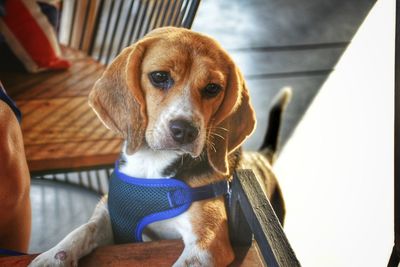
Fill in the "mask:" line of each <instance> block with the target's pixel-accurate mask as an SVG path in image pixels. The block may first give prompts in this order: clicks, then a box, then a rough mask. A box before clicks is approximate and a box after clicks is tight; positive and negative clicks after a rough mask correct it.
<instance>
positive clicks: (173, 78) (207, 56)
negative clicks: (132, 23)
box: [89, 27, 255, 174]
mask: <svg viewBox="0 0 400 267" xmlns="http://www.w3.org/2000/svg"><path fill="white" fill-rule="evenodd" d="M89 104H90V105H91V107H92V108H93V109H94V111H95V112H96V114H97V115H98V117H99V118H100V120H101V121H102V122H103V123H104V124H105V125H106V127H108V128H109V129H111V130H113V131H115V132H118V133H120V134H121V135H122V136H123V137H124V138H125V139H126V141H127V152H128V153H133V152H135V150H137V149H138V148H139V147H140V146H141V145H144V144H145V145H147V146H149V147H150V148H151V149H154V150H175V151H177V153H189V154H190V155H191V156H192V157H197V156H199V155H200V154H201V153H202V152H203V151H205V152H206V153H207V155H208V159H209V161H210V164H211V166H212V167H213V168H214V169H215V170H216V171H218V172H220V173H222V174H227V173H228V162H227V156H228V155H229V153H231V152H232V151H234V150H235V149H236V148H237V147H239V146H240V145H241V144H242V143H243V141H244V140H245V139H246V137H247V136H249V135H250V134H251V133H252V131H253V130H254V128H255V115H254V111H253V109H252V107H251V105H250V100H249V93H248V91H247V88H246V86H245V82H244V80H243V77H242V75H241V73H240V71H239V70H238V68H237V67H236V66H235V64H234V63H233V61H232V60H231V58H230V57H229V56H228V54H227V53H226V52H225V51H224V50H223V49H222V48H221V47H220V46H219V45H218V44H217V43H216V42H215V41H214V40H212V39H211V38H209V37H206V36H204V35H201V34H198V33H195V32H192V31H190V30H186V29H182V28H173V27H167V28H160V29H157V30H154V31H152V32H150V33H149V34H148V35H146V36H145V37H144V38H143V39H142V40H141V41H139V42H137V43H136V44H134V45H132V46H130V47H127V48H125V49H124V50H123V51H122V52H121V54H120V55H119V56H118V57H117V58H115V60H114V61H113V62H112V63H111V64H110V65H109V66H108V67H107V69H106V71H105V72H104V74H103V76H102V77H101V78H100V79H99V80H98V81H97V82H96V84H95V85H94V88H93V89H92V91H91V93H90V95H89Z"/></svg>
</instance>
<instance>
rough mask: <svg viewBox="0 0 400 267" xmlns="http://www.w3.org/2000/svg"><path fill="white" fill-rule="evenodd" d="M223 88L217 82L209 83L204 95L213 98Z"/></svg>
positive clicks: (203, 92)
mask: <svg viewBox="0 0 400 267" xmlns="http://www.w3.org/2000/svg"><path fill="white" fill-rule="evenodd" d="M221 90H222V87H221V86H220V85H218V84H215V83H209V84H207V86H206V87H205V88H204V89H203V91H202V95H203V97H206V98H212V97H215V96H216V95H218V94H219V92H220V91H221Z"/></svg>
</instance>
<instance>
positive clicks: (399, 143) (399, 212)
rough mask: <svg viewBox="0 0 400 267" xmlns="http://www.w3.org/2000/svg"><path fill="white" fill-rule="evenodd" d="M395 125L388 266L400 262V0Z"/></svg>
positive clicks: (398, 8)
mask: <svg viewBox="0 0 400 267" xmlns="http://www.w3.org/2000/svg"><path fill="white" fill-rule="evenodd" d="M395 49H396V51H395V88H394V90H395V93H394V95H395V106H394V109H395V112H394V119H395V127H394V246H393V251H392V254H391V257H390V259H389V263H388V266H389V267H396V266H398V265H399V262H400V116H399V114H400V74H399V73H400V0H396V47H395Z"/></svg>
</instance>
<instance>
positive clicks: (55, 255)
mask: <svg viewBox="0 0 400 267" xmlns="http://www.w3.org/2000/svg"><path fill="white" fill-rule="evenodd" d="M39 266H40V267H47V266H48V267H53V266H55V267H57V266H60V267H64V266H65V267H66V266H68V267H70V266H78V259H77V257H76V256H75V255H73V253H72V252H71V251H66V250H63V249H57V248H53V249H51V250H49V251H46V252H44V253H42V254H40V255H39V256H37V257H36V258H35V259H34V260H33V261H32V262H31V263H30V264H29V267H39Z"/></svg>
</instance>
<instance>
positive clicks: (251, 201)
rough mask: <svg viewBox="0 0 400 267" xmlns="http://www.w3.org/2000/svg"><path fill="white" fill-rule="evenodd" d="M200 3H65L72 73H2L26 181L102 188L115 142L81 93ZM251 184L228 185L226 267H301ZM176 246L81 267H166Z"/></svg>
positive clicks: (138, 248) (64, 34)
mask: <svg viewBox="0 0 400 267" xmlns="http://www.w3.org/2000/svg"><path fill="white" fill-rule="evenodd" d="M199 2H200V0H136V1H123V0H110V1H105V0H84V1H78V0H75V1H64V2H63V4H62V12H61V14H62V15H61V24H60V28H59V30H58V32H59V39H60V42H61V43H62V44H63V51H64V53H65V55H66V57H67V58H68V59H69V60H70V61H71V62H72V66H71V68H70V69H68V70H65V71H57V72H43V73H39V74H24V73H11V72H2V73H0V79H1V80H2V82H3V84H4V86H5V87H6V88H7V90H8V92H9V94H10V95H11V96H12V97H13V98H14V100H16V102H17V104H18V105H19V107H20V109H21V110H22V113H23V114H24V119H23V123H22V131H23V135H24V142H25V151H26V154H27V161H28V166H29V168H30V171H31V174H32V177H36V178H40V179H49V180H53V181H59V182H65V183H73V184H77V185H80V186H83V187H86V188H89V189H90V190H92V191H94V192H96V193H98V194H103V193H104V192H106V191H107V180H108V177H109V174H110V171H111V168H112V164H113V162H114V160H115V159H116V158H117V157H118V154H119V150H120V146H121V139H120V138H119V137H117V136H115V135H114V134H112V133H111V132H110V131H108V130H107V129H105V128H104V127H103V126H102V124H101V122H100V121H99V120H98V119H97V117H96V115H95V114H94V112H92V111H91V109H90V108H89V106H88V105H87V95H88V93H89V91H90V89H91V87H92V85H93V84H94V82H95V81H96V80H97V79H98V78H99V76H100V75H101V74H102V72H103V71H104V68H105V65H106V64H108V63H109V62H110V60H111V59H112V58H114V57H115V56H116V55H117V54H118V53H119V52H120V51H121V50H122V48H124V47H125V46H127V45H128V44H131V43H133V42H135V41H136V40H138V39H140V38H141V37H142V36H143V35H144V34H146V33H147V32H148V31H150V30H152V29H154V28H156V27H160V26H166V25H174V26H180V27H186V28H190V27H191V25H192V22H193V19H194V16H195V14H196V11H197V8H198V5H199ZM88 170H91V171H90V172H89V171H88ZM93 172H94V176H93V175H92V173H93ZM255 182H256V179H255V178H254V174H252V172H251V171H243V172H238V173H237V175H236V177H235V179H234V182H233V184H232V194H231V197H230V198H229V200H228V201H229V203H230V204H229V207H230V227H231V233H235V234H234V235H232V238H231V239H232V243H233V245H234V247H235V251H236V255H237V258H236V260H235V262H234V263H233V265H232V266H261V265H263V264H264V263H266V264H267V265H268V266H299V263H298V261H297V259H296V257H295V255H294V253H293V251H292V249H291V248H290V245H289V243H288V241H287V239H286V237H285V235H284V233H283V230H282V227H281V225H280V223H279V221H278V219H277V217H276V216H275V214H274V212H273V209H272V207H271V205H270V204H269V201H268V199H267V198H266V197H265V196H264V195H263V193H262V191H261V188H260V187H259V186H257V185H256V184H255ZM255 196H256V197H255ZM253 236H254V240H255V241H253ZM257 244H258V245H257ZM182 249H183V244H182V242H181V241H177V240H174V241H160V242H150V243H141V244H128V245H118V246H111V247H103V248H99V249H97V250H95V251H94V252H93V253H92V254H90V255H89V256H87V257H85V258H84V259H83V260H82V261H81V262H80V265H82V266H96V267H98V266H109V265H110V264H111V265H112V263H117V262H118V264H121V265H131V266H132V265H135V264H136V265H142V266H143V265H145V266H170V265H171V264H172V263H173V262H174V261H175V260H176V259H177V257H178V256H179V255H180V253H181V252H182ZM160 251H163V253H162V255H160ZM260 253H261V254H260ZM33 257H35V255H27V256H20V257H8V258H2V259H0V265H2V266H3V265H5V266H26V264H27V263H28V262H30V261H31V260H32V258H33ZM160 261H161V262H160Z"/></svg>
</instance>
